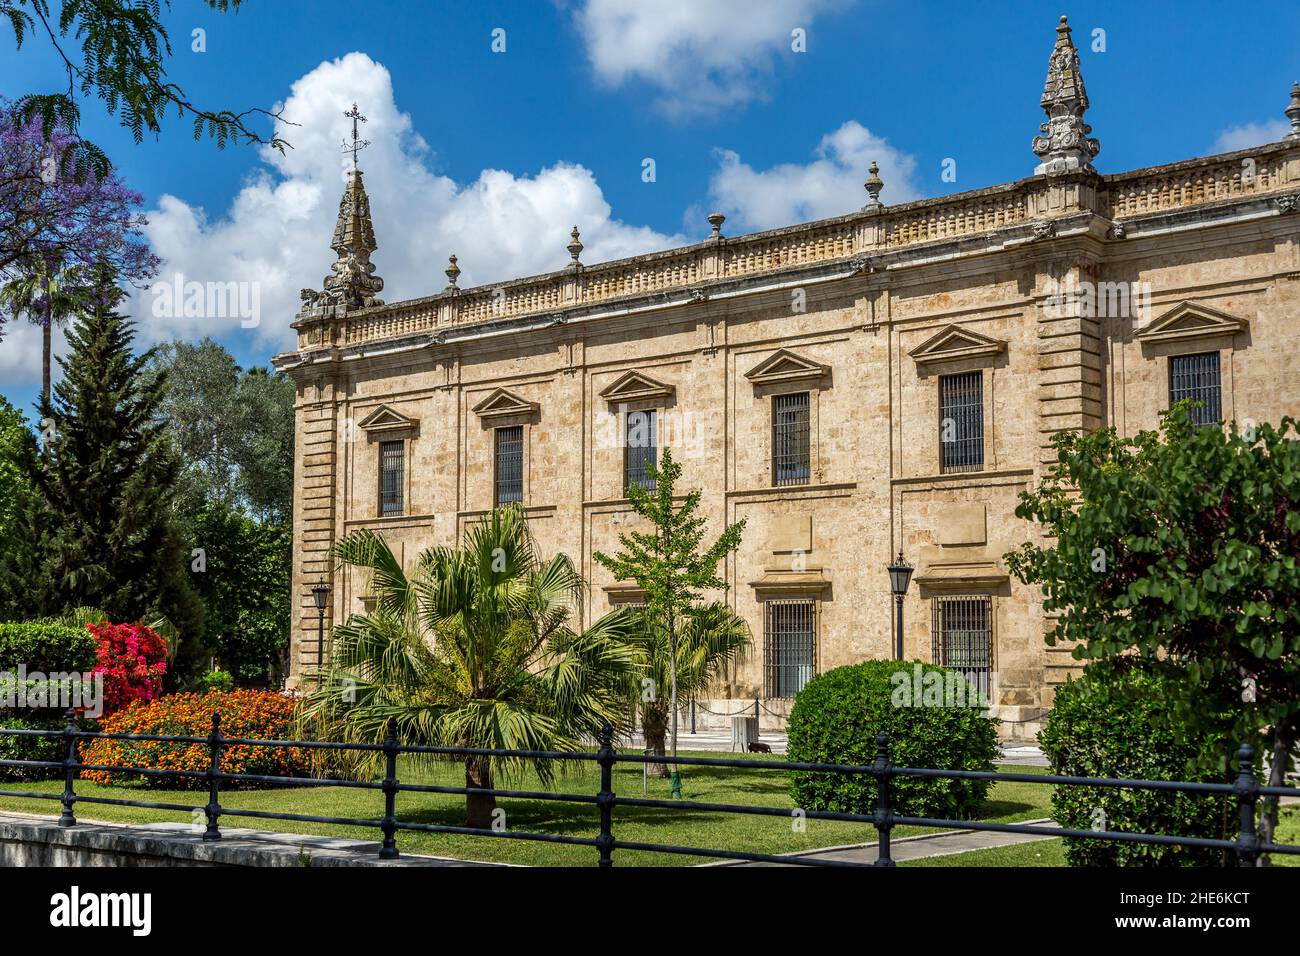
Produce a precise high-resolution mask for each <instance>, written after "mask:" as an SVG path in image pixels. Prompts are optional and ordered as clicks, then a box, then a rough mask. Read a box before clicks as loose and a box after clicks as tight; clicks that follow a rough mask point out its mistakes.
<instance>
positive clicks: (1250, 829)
mask: <svg viewBox="0 0 1300 956" xmlns="http://www.w3.org/2000/svg"><path fill="white" fill-rule="evenodd" d="M1254 764H1255V748H1254V747H1252V746H1250V744H1242V745H1241V749H1240V750H1238V751H1237V782H1236V784H1235V785H1234V786H1233V789H1234V790H1235V791H1236V793H1237V807H1238V809H1239V811H1240V820H1241V829H1240V831H1239V832H1238V834H1237V861H1238V863H1239V865H1241V866H1254V865H1255V861H1256V860H1257V859H1258V858H1259V837H1258V836H1257V835H1256V834H1255V805H1256V804H1257V803H1258V802H1259V781H1258V780H1256V779H1255V767H1254Z"/></svg>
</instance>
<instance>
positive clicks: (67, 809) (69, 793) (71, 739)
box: [59, 707, 77, 827]
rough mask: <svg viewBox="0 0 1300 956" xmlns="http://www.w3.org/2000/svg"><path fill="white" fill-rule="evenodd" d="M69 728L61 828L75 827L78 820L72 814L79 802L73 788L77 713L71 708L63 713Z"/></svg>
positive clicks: (64, 758)
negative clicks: (73, 806) (74, 805)
mask: <svg viewBox="0 0 1300 956" xmlns="http://www.w3.org/2000/svg"><path fill="white" fill-rule="evenodd" d="M63 716H64V717H65V718H66V719H67V722H68V723H67V726H65V727H64V728H63V737H64V739H65V740H66V741H67V742H68V746H67V749H66V750H65V751H64V754H63V796H62V797H61V798H60V800H61V801H62V803H63V812H62V813H60V814H59V826H61V827H75V826H76V825H77V818H76V816H75V815H74V814H73V812H72V805H73V804H75V803H76V802H77V792H76V790H75V788H74V786H73V783H74V781H75V780H76V779H77V770H76V766H77V712H76V711H75V710H73V709H72V708H71V707H69V708H68V709H67V710H65V711H64V712H63Z"/></svg>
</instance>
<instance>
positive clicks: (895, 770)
mask: <svg viewBox="0 0 1300 956" xmlns="http://www.w3.org/2000/svg"><path fill="white" fill-rule="evenodd" d="M0 735H8V736H31V737H56V738H60V739H61V740H63V741H65V743H66V751H65V754H66V755H65V756H64V758H63V759H62V760H18V759H13V760H0V767H24V768H44V769H48V770H50V771H59V772H61V773H62V774H63V780H64V786H63V792H62V793H44V792H40V791H30V790H7V789H0V797H20V798H29V799H33V800H57V801H59V802H60V803H61V804H62V813H61V814H60V816H59V825H60V826H67V827H70V826H75V825H76V823H77V819H76V815H75V813H74V808H75V805H76V804H77V803H88V804H100V805H106V806H119V807H139V808H143V809H151V810H172V811H177V812H181V813H190V814H194V813H196V812H199V811H201V812H202V813H203V815H204V816H205V818H206V827H205V828H204V831H203V834H202V837H201V839H202V840H204V841H213V840H220V839H221V829H220V825H219V823H220V820H221V818H222V817H246V818H253V819H261V820H292V821H296V822H300V823H317V824H322V825H330V826H353V827H367V828H375V829H377V830H378V831H379V832H380V833H381V835H382V840H381V843H380V848H379V857H380V859H384V860H393V859H397V857H398V848H397V834H398V833H399V832H403V831H406V832H421V833H456V834H465V835H471V836H482V837H489V838H494V839H506V840H534V841H539V842H544V843H560V844H568V845H572V846H585V847H591V848H593V849H594V850H596V852H597V854H598V856H599V865H600V866H612V865H613V857H614V851H615V850H642V851H650V852H657V853H672V854H679V855H683V856H697V857H710V858H716V859H723V860H745V861H752V862H760V863H781V864H791V865H798V866H893V865H894V861H893V860H892V859H891V857H890V836H891V833H892V831H893V829H894V828H895V827H898V826H912V827H920V828H925V829H936V830H977V831H989V832H994V833H1021V834H1031V835H1041V836H1045V837H1077V838H1081V839H1088V840H1110V841H1115V842H1124V843H1145V844H1155V845H1164V846H1184V847H1200V848H1210V849H1219V850H1223V851H1226V852H1228V853H1230V854H1235V856H1236V858H1237V860H1238V862H1239V863H1240V864H1241V865H1243V866H1251V865H1254V863H1255V862H1256V860H1257V859H1258V858H1259V856H1260V854H1262V853H1282V854H1292V855H1300V846H1296V845H1291V844H1280V843H1268V842H1265V841H1264V840H1262V839H1261V837H1260V836H1259V835H1258V833H1257V831H1256V826H1255V820H1256V815H1257V810H1258V803H1259V800H1260V798H1262V797H1300V788H1297V787H1269V786H1264V785H1262V784H1260V782H1259V781H1258V780H1257V779H1256V778H1255V776H1254V774H1253V773H1252V772H1251V769H1250V768H1251V767H1252V765H1253V760H1254V751H1253V749H1252V748H1251V747H1249V746H1244V745H1243V746H1242V747H1241V748H1240V750H1239V751H1238V754H1237V756H1238V760H1239V766H1240V768H1241V769H1240V772H1239V773H1238V775H1237V779H1236V781H1235V782H1233V783H1193V782H1188V781H1171V780H1133V779H1113V778H1107V777H1073V776H1057V775H1052V774H1029V773H1005V772H999V771H978V770H936V769H931V768H918V767H899V766H896V765H895V764H894V763H893V762H892V761H891V759H890V747H889V738H888V737H887V736H886V735H885V734H880V735H879V736H878V737H877V738H876V759H875V761H874V762H872V763H870V764H863V765H858V766H855V765H845V764H824V763H807V762H800V761H777V760H771V761H767V760H753V759H735V758H726V757H716V758H715V757H677V758H673V757H661V756H656V755H654V754H645V753H619V752H617V751H616V750H615V749H614V745H613V734H612V732H611V731H610V729H609V728H606V729H605V731H604V732H603V733H602V734H601V738H600V741H599V744H600V746H599V749H597V750H596V751H594V752H590V753H585V752H578V753H571V752H567V751H546V750H490V749H484V748H477V747H430V746H417V745H413V744H400V743H398V742H397V739H396V737H395V736H394V734H393V732H392V730H391V728H390V730H389V732H388V735H387V737H386V739H385V740H384V742H383V743H382V744H358V743H340V742H333V741H319V740H315V741H313V740H254V739H248V738H241V737H226V736H224V735H222V733H221V722H220V717H219V715H217V714H213V717H212V730H211V731H210V732H209V733H208V735H207V736H206V737H184V736H165V735H158V734H118V733H104V732H97V731H86V730H79V729H78V728H77V727H76V724H75V723H74V721H73V715H72V713H71V712H69V714H68V722H67V726H66V727H65V728H64V729H63V730H28V729H7V728H0ZM81 740H125V741H144V742H149V741H152V742H157V743H183V744H199V745H203V746H206V747H207V748H208V756H209V765H208V769H207V770H206V771H195V770H160V769H156V768H147V767H130V766H121V765H116V764H86V763H82V762H81V761H80V760H79V759H78V756H77V743H78V741H81ZM234 746H251V747H297V748H303V749H315V750H347V751H355V752H379V753H382V754H383V756H384V764H385V773H384V778H383V780H379V781H355V780H335V779H328V778H323V777H288V776H270V775H265V774H248V773H228V772H226V771H223V770H222V769H221V756H222V753H223V751H224V750H225V748H228V747H234ZM402 754H432V755H439V756H445V757H461V758H465V757H502V758H525V759H532V760H555V761H586V762H591V763H594V764H596V765H597V766H598V767H599V768H600V789H599V791H598V792H597V793H594V794H591V793H587V794H581V793H552V792H549V791H536V790H509V789H501V788H487V787H458V786H437V785H432V784H412V783H402V782H400V781H399V780H398V776H397V759H398V757H399V756H400V755H402ZM619 763H624V764H653V763H660V764H677V765H681V766H685V767H732V768H743V769H746V770H768V771H773V772H777V773H785V772H789V771H792V770H793V771H809V772H814V773H834V774H863V775H868V776H871V777H873V778H874V779H875V781H876V783H877V794H878V797H877V805H876V810H875V812H874V813H870V814H865V813H837V812H832V811H828V810H796V811H791V810H785V809H781V808H780V807H762V806H747V805H743V804H731V803H701V802H696V801H689V800H658V799H652V798H649V797H627V796H621V795H618V794H616V793H614V786H613V776H614V766H615V764H619ZM83 770H91V771H105V772H109V773H114V772H119V773H136V774H141V775H143V776H146V777H148V776H155V777H169V778H178V779H179V778H184V779H190V780H202V781H204V782H205V783H206V785H207V789H208V799H207V803H206V804H203V805H198V806H195V805H193V804H181V803H167V802H160V801H151V800H124V799H120V798H114V797H101V796H91V795H84V794H78V793H77V792H76V786H75V784H76V780H77V776H78V775H79V774H80V773H81V772H82V771H83ZM899 778H931V779H935V778H937V779H947V780H985V781H989V782H994V783H996V782H1006V783H1032V784H1041V785H1045V786H1065V787H1105V788H1118V789H1132V790H1161V791H1166V792H1175V793H1189V794H1200V795H1205V796H1210V795H1216V794H1217V795H1219V796H1230V797H1233V798H1235V800H1236V803H1237V809H1238V820H1239V826H1238V832H1237V837H1236V839H1234V840H1228V839H1214V838H1208V837H1188V836H1178V835H1173V834H1153V833H1129V832H1123V831H1111V830H1078V829H1069V828H1057V827H1045V826H1042V825H1034V824H1031V823H989V822H984V821H979V820H945V819H941V818H935V817H912V816H904V815H900V814H897V813H895V812H894V810H893V807H892V803H891V785H892V782H893V781H894V780H897V779H899ZM224 782H230V783H239V782H246V783H265V784H281V785H290V786H302V787H320V786H330V787H351V788H357V789H364V790H376V791H380V792H382V794H383V797H384V814H383V816H382V817H380V818H377V819H362V818H353V817H327V816H316V815H312V814H305V813H279V812H273V811H267V810H246V809H237V808H233V807H223V806H222V805H221V802H220V797H221V785H222V783H224ZM399 793H439V794H464V795H469V794H478V795H483V796H493V797H500V798H507V799H521V800H550V801H556V802H561V803H574V804H586V805H594V806H595V807H596V808H597V809H598V810H599V818H600V820H599V830H598V834H597V835H596V836H594V837H580V836H567V835H561V834H553V833H534V832H527V831H518V830H508V829H495V828H486V827H483V828H480V827H468V826H452V825H444V824H432V823H416V822H413V821H407V820H401V819H399V818H398V815H397V810H396V801H397V795H398V794H399ZM618 807H646V808H656V809H662V810H667V811H682V810H687V811H692V812H703V813H738V814H749V815H754V816H769V817H785V818H790V817H792V816H793V815H794V814H800V815H802V816H803V818H805V819H809V820H837V821H843V822H849V823H861V824H864V825H868V826H871V827H874V829H875V832H876V836H877V854H876V860H875V862H874V863H872V864H866V863H854V862H848V861H844V860H830V859H822V858H818V857H815V856H798V855H775V854H770V853H750V852H746V851H743V850H728V849H721V848H714V847H698V846H683V845H678V844H665V843H646V842H637V841H629V840H620V839H618V838H617V837H616V836H615V827H614V811H615V809H617V808H618Z"/></svg>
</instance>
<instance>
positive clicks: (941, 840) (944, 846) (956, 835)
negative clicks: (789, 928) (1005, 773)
mask: <svg viewBox="0 0 1300 956" xmlns="http://www.w3.org/2000/svg"><path fill="white" fill-rule="evenodd" d="M1022 822H1023V823H1024V824H1025V825H1032V826H1039V827H1043V828H1044V829H1049V828H1050V829H1053V830H1055V829H1059V827H1058V826H1057V824H1056V822H1055V821H1053V820H1050V819H1047V818H1044V819H1041V820H1025V821H1022ZM1051 839H1054V838H1053V837H1052V836H1044V835H1042V834H1038V833H996V832H990V831H988V830H943V831H940V832H938V833H925V834H921V835H920V836H911V837H900V838H898V839H896V840H890V841H889V856H890V859H892V860H894V861H895V862H900V863H901V862H903V861H905V860H920V859H924V858H926V857H934V856H952V855H954V854H956V853H969V852H970V851H971V850H988V849H991V848H993V847H999V846H1017V845H1019V844H1021V843H1037V842H1039V841H1041V840H1051ZM789 855H790V856H796V857H801V858H803V859H810V858H811V859H818V860H839V861H842V862H846V863H874V862H876V857H877V856H878V855H879V853H878V849H877V844H876V843H860V844H855V845H853V846H836V847H827V848H825V849H822V850H808V851H806V852H803V853H791V854H789ZM703 865H704V866H786V865H789V866H794V865H796V864H793V863H791V864H783V863H751V862H749V861H746V860H736V861H732V860H727V861H724V862H722V863H705V864H703Z"/></svg>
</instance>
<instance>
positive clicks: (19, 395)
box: [0, 315, 68, 421]
mask: <svg viewBox="0 0 1300 956" xmlns="http://www.w3.org/2000/svg"><path fill="white" fill-rule="evenodd" d="M3 331H4V338H3V339H0V383H2V386H0V387H2V388H3V390H4V392H5V393H6V396H7V397H8V398H9V400H10V401H11V402H13V403H14V404H15V405H17V406H18V407H19V408H20V409H21V410H22V411H23V412H25V413H26V414H27V418H28V421H30V420H31V419H32V418H33V416H34V414H35V413H34V412H33V410H32V408H31V402H32V401H35V397H36V396H37V395H39V394H40V390H41V327H40V326H39V325H37V324H36V323H35V322H31V321H29V320H28V318H27V317H26V316H25V315H24V316H21V317H19V318H17V319H15V318H9V319H7V320H6V321H5V324H4V329H3ZM50 339H51V347H52V350H53V352H54V359H55V360H54V361H53V362H51V363H50V364H51V365H52V366H53V367H52V368H51V370H50V374H51V375H52V376H53V381H58V379H59V363H58V357H59V356H60V355H65V354H67V351H68V347H67V342H66V341H65V338H64V333H63V329H62V328H60V327H58V326H55V327H54V331H53V334H52V335H51V337H50ZM28 392H30V395H31V401H28V398H27V394H28Z"/></svg>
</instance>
